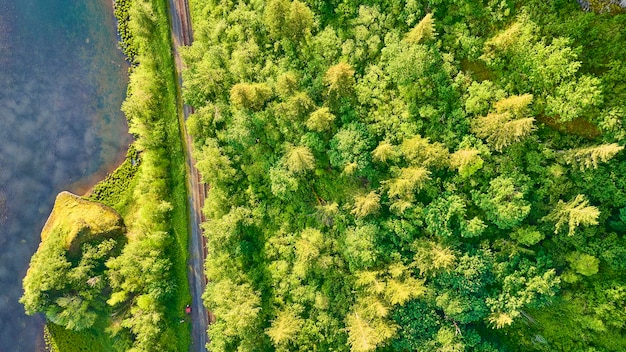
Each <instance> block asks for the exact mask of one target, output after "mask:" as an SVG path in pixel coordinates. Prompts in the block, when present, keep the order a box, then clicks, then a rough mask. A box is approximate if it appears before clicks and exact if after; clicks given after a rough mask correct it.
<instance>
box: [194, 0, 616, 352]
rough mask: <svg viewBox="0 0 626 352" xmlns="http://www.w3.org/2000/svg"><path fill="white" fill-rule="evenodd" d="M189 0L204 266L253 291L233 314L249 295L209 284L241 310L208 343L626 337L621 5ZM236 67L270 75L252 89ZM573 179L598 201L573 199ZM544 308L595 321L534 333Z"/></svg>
mask: <svg viewBox="0 0 626 352" xmlns="http://www.w3.org/2000/svg"><path fill="white" fill-rule="evenodd" d="M192 4H194V5H193V6H192V8H195V10H194V24H196V28H195V32H194V34H196V33H197V34H198V35H196V36H195V39H196V42H195V43H194V44H193V45H192V47H191V48H190V49H188V50H187V51H186V53H185V57H184V59H185V62H186V65H187V67H188V68H187V70H186V73H185V77H186V78H185V79H186V81H187V82H189V83H186V87H187V88H186V89H185V92H183V94H184V95H185V96H186V97H189V99H188V101H189V102H192V104H194V108H195V109H196V111H197V113H196V114H197V117H194V118H193V119H195V121H194V120H193V119H192V122H190V123H189V124H190V125H192V126H194V127H195V129H194V131H197V132H196V133H197V135H194V138H195V141H194V145H195V147H196V150H197V151H196V153H197V155H198V160H199V165H200V166H201V172H202V173H203V174H204V176H203V177H204V179H205V180H206V181H208V182H209V183H210V186H211V187H210V191H209V194H208V197H207V202H206V203H205V209H204V213H205V215H206V217H207V222H206V224H205V225H204V228H205V230H206V235H207V239H208V247H209V248H211V250H210V252H209V257H208V259H207V274H208V276H209V278H210V279H211V280H214V281H213V282H214V283H219V282H222V281H225V282H232V283H237V285H246V286H245V287H246V290H247V292H249V293H250V292H253V293H254V297H256V298H255V299H252V298H250V300H247V301H246V302H248V303H249V302H254V304H255V305H254V307H255V308H258V310H254V314H249V315H248V318H249V324H248V325H245V326H241V330H240V331H233V330H232V329H230V325H227V324H226V320H229V319H230V320H233V321H234V318H233V317H232V315H231V314H230V311H231V310H237V309H238V308H237V307H236V305H237V304H239V303H240V302H239V301H236V300H227V299H222V300H211V301H210V302H209V303H210V306H211V307H213V306H214V307H215V308H216V311H219V312H220V314H223V315H224V318H225V319H226V320H220V317H219V315H220V314H216V316H217V320H218V321H217V323H216V324H215V325H213V326H212V327H211V328H210V332H209V333H210V335H211V341H212V345H211V348H212V349H214V350H228V351H233V350H241V351H244V350H254V351H275V350H276V351H315V350H317V351H344V352H345V351H349V350H353V351H373V350H379V351H413V350H418V351H422V350H423V351H463V350H465V351H517V350H546V349H547V350H549V348H552V347H553V346H556V347H555V349H557V350H590V349H591V348H595V349H596V350H620V349H619V348H615V347H614V346H623V345H624V343H623V341H626V339H623V337H621V336H622V335H623V334H624V331H625V330H624V326H623V324H622V325H619V324H618V323H616V322H613V325H610V326H611V328H608V327H609V322H610V319H608V318H607V317H608V316H610V315H611V314H613V315H615V316H618V317H621V316H622V314H621V310H620V308H619V304H617V305H615V304H613V303H612V302H610V301H609V298H608V297H609V296H608V295H609V294H608V293H606V294H605V293H603V292H604V291H603V289H597V292H598V293H597V294H596V293H595V292H596V289H595V288H593V287H594V284H598V283H599V282H600V280H601V279H605V278H606V279H608V280H609V282H613V283H614V284H611V287H612V288H611V289H613V290H614V291H611V292H615V294H613V293H611V297H617V298H616V299H617V302H623V298H619V297H621V296H620V293H619V292H621V291H618V288H619V287H623V286H625V284H624V279H623V278H622V277H621V276H619V274H618V273H619V272H620V270H622V269H623V268H624V264H623V262H624V261H625V260H626V250H624V248H626V244H625V243H624V241H623V240H622V239H621V237H620V235H619V234H621V233H622V232H623V231H625V230H626V215H624V214H626V210H623V209H626V183H625V182H624V180H625V179H626V167H624V166H623V165H622V164H623V163H620V162H618V161H620V160H621V154H620V153H619V151H620V150H621V147H620V146H621V145H622V144H623V142H624V141H623V139H624V136H625V135H624V133H623V131H622V130H623V127H624V126H623V121H622V120H623V117H624V116H623V113H622V112H623V111H624V107H623V105H624V104H623V101H626V83H624V80H623V77H624V74H625V72H626V68H625V67H624V65H623V63H622V61H623V57H624V55H625V54H626V47H624V44H623V43H626V37H624V34H623V33H622V32H623V31H619V28H622V27H623V26H626V22H624V19H623V18H622V17H619V16H616V17H613V18H609V17H608V16H607V17H602V16H596V15H594V14H590V13H583V12H581V11H579V10H578V9H577V7H576V4H575V2H564V1H557V2H545V1H543V2H542V1H538V0H531V1H530V2H521V1H517V0H514V1H509V2H506V1H505V2H497V1H490V2H476V1H466V2H459V1H448V0H444V1H431V2H430V3H425V2H419V1H404V0H402V1H397V2H390V1H370V2H355V1H351V0H350V1H348V0H337V1H306V2H305V1H302V3H299V2H297V1H293V2H292V1H289V0H277V1H268V2H263V1H252V2H232V1H213V2H209V3H206V2H200V1H195V3H192ZM304 4H306V5H304ZM305 7H306V9H305ZM296 13H298V14H301V16H300V17H299V18H301V19H302V21H293V23H294V25H293V26H291V27H290V23H289V21H290V16H294V15H293V14H296ZM307 14H310V17H309V16H308V15H307ZM296 17H297V16H296ZM309 18H310V21H309V20H308V19H309ZM564 19H565V20H564ZM294 28H295V29H294ZM604 43H606V44H607V45H606V46H605V45H604ZM609 44H610V45H609ZM203 81H204V82H205V83H202V82H203ZM242 82H258V83H242ZM237 84H249V85H252V84H258V85H266V86H267V87H269V88H270V90H271V91H272V92H271V93H268V94H267V96H266V97H265V98H263V99H260V100H259V103H258V104H255V105H254V107H253V108H249V107H245V106H243V105H242V104H239V103H237V102H236V101H234V100H231V99H230V96H229V92H230V91H231V89H233V87H234V86H236V85H237ZM196 104H197V105H196ZM249 106H251V105H249ZM585 141H586V142H585ZM589 145H596V146H602V148H600V149H598V150H594V151H592V150H591V149H589V150H587V149H586V148H589V147H588V146H589ZM203 151H204V152H203ZM204 153H206V156H204V157H203V155H202V154H204ZM610 159H611V162H608V161H609V160H610ZM581 165H583V166H584V167H583V168H584V170H581ZM577 194H586V195H588V197H589V200H590V201H592V202H593V204H594V205H595V207H592V206H589V204H587V203H585V202H584V199H583V201H579V202H578V203H572V204H571V205H568V204H569V203H563V202H559V199H572V198H574V197H576V195H577ZM599 211H602V215H600V214H599ZM622 213H624V214H622ZM594 223H596V224H597V227H586V226H587V225H590V224H594ZM554 224H556V225H557V226H556V229H557V232H560V231H562V228H563V227H564V226H566V224H567V226H571V227H572V228H573V229H575V230H577V231H580V234H581V236H554V235H550V233H551V232H552V231H554V230H553V229H552V226H553V225H554ZM570 253H585V255H588V256H593V257H594V258H596V259H597V262H596V261H594V260H592V259H590V258H589V257H582V256H581V257H580V258H582V259H580V258H579V257H577V259H576V261H569V259H568V258H569V257H568V254H570ZM573 263H575V264H579V263H582V264H580V265H582V266H580V267H577V268H578V269H574V268H575V267H576V266H575V264H573ZM594 263H597V264H598V265H597V269H598V271H597V273H595V274H594V275H589V276H586V275H583V274H582V273H581V272H584V273H591V272H593V271H594V270H591V269H594V268H595V266H594V265H593V264H594ZM577 270H578V271H577ZM571 278H573V280H570V279H571ZM611 280H613V281H611ZM209 291H210V294H209V295H210V296H211V297H213V295H216V294H218V292H217V291H215V290H214V287H210V288H209ZM236 291H237V290H236ZM592 292H594V293H592ZM209 295H208V296H209ZM246 296H250V297H252V296H251V295H246ZM596 296H597V298H596ZM568 297H569V298H568ZM571 297H575V298H571ZM591 297H593V299H592V300H593V302H597V303H598V304H597V307H598V308H597V312H596V310H594V308H592V307H589V306H585V305H584V304H583V303H581V302H583V301H584V300H585V299H587V298H590V299H591ZM570 298H571V299H570ZM538 309H545V310H548V311H551V312H554V313H555V314H554V315H553V316H548V315H542V316H541V319H542V320H541V321H542V324H547V325H550V327H552V326H558V325H559V324H560V323H559V321H558V319H560V317H561V316H565V317H567V324H569V325H570V326H571V325H576V324H579V325H581V326H585V327H578V326H577V327H576V329H578V331H582V332H584V333H585V334H584V335H581V336H580V337H577V336H573V337H572V336H571V335H572V334H569V333H559V332H557V331H556V330H554V329H552V330H550V331H548V333H546V334H545V335H543V334H542V333H539V332H535V331H538V330H548V329H547V328H545V327H543V326H539V325H538V324H532V321H533V319H537V318H536V312H537V310H538ZM618 311H619V312H618ZM561 312H566V313H564V315H559V314H561ZM576 312H582V313H581V314H582V316H584V317H580V318H578V317H576V314H575V313H576ZM248 313H250V312H249V311H248ZM537 321H538V320H537ZM583 322H584V324H583ZM234 324H235V325H242V324H243V323H242V322H239V321H234ZM616 324H617V325H616ZM618 325H619V326H618ZM603 329H604V330H603ZM600 331H606V332H607V334H609V332H610V334H609V335H608V336H610V339H611V341H609V338H603V337H601V336H600V334H599V333H597V332H600ZM591 332H596V333H595V335H594V336H593V337H592V336H591ZM536 336H540V337H536ZM541 336H543V337H541ZM542 338H545V339H546V342H545V343H543V342H542V340H541V339H542ZM562 339H569V340H570V341H571V343H569V344H568V342H564V341H561V340H562ZM516 344H519V345H516ZM544 347H545V348H544ZM567 347H570V348H567Z"/></svg>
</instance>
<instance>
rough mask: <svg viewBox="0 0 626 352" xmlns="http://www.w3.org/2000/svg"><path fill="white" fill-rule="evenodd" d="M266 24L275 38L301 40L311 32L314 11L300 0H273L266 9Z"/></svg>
mask: <svg viewBox="0 0 626 352" xmlns="http://www.w3.org/2000/svg"><path fill="white" fill-rule="evenodd" d="M265 24H266V25H267V28H268V30H269V31H270V34H271V35H272V36H273V37H274V38H278V39H280V38H287V39H290V40H294V41H299V40H302V39H304V38H305V37H306V36H307V35H310V33H311V27H312V26H313V13H312V12H311V10H310V9H309V8H308V7H307V6H306V4H304V3H302V2H300V1H298V0H294V1H289V0H272V1H269V2H268V4H267V6H266V9H265Z"/></svg>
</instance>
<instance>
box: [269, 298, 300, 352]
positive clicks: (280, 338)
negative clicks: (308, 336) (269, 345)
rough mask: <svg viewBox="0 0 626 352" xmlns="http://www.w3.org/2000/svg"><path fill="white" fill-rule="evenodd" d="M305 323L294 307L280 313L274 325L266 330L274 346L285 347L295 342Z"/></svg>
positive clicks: (273, 322)
mask: <svg viewBox="0 0 626 352" xmlns="http://www.w3.org/2000/svg"><path fill="white" fill-rule="evenodd" d="M303 323H304V321H303V320H302V318H300V317H299V316H298V314H297V312H296V309H295V308H294V307H288V308H286V309H283V310H280V311H278V313H277V314H276V318H275V319H274V320H273V321H272V325H271V326H270V327H269V328H268V329H267V330H266V333H267V336H269V337H270V339H271V340H272V342H273V343H274V346H277V347H279V346H281V347H284V346H285V345H287V344H288V343H289V342H291V341H293V340H295V338H296V337H297V336H298V333H299V332H300V329H301V328H302V325H303Z"/></svg>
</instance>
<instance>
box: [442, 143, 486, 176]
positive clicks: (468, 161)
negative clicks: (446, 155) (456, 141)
mask: <svg viewBox="0 0 626 352" xmlns="http://www.w3.org/2000/svg"><path fill="white" fill-rule="evenodd" d="M479 154H480V151H479V150H476V149H460V150H457V151H456V152H454V153H453V154H451V155H450V166H451V167H453V168H455V169H457V170H458V171H459V175H461V176H462V177H469V176H472V175H473V174H474V173H475V172H476V171H478V170H480V169H481V168H482V167H483V163H484V161H483V159H482V158H481V157H480V155H479Z"/></svg>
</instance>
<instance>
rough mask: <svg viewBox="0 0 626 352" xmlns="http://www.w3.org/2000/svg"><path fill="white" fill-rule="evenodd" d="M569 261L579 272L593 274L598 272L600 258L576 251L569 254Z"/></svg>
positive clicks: (587, 274)
mask: <svg viewBox="0 0 626 352" xmlns="http://www.w3.org/2000/svg"><path fill="white" fill-rule="evenodd" d="M567 261H568V262H569V263H570V266H571V268H572V270H574V272H576V273H577V274H581V275H584V276H591V275H595V274H597V273H598V265H599V264H600V260H598V258H596V257H594V256H592V255H589V254H584V253H577V252H574V253H570V254H569V255H568V256H567Z"/></svg>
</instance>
